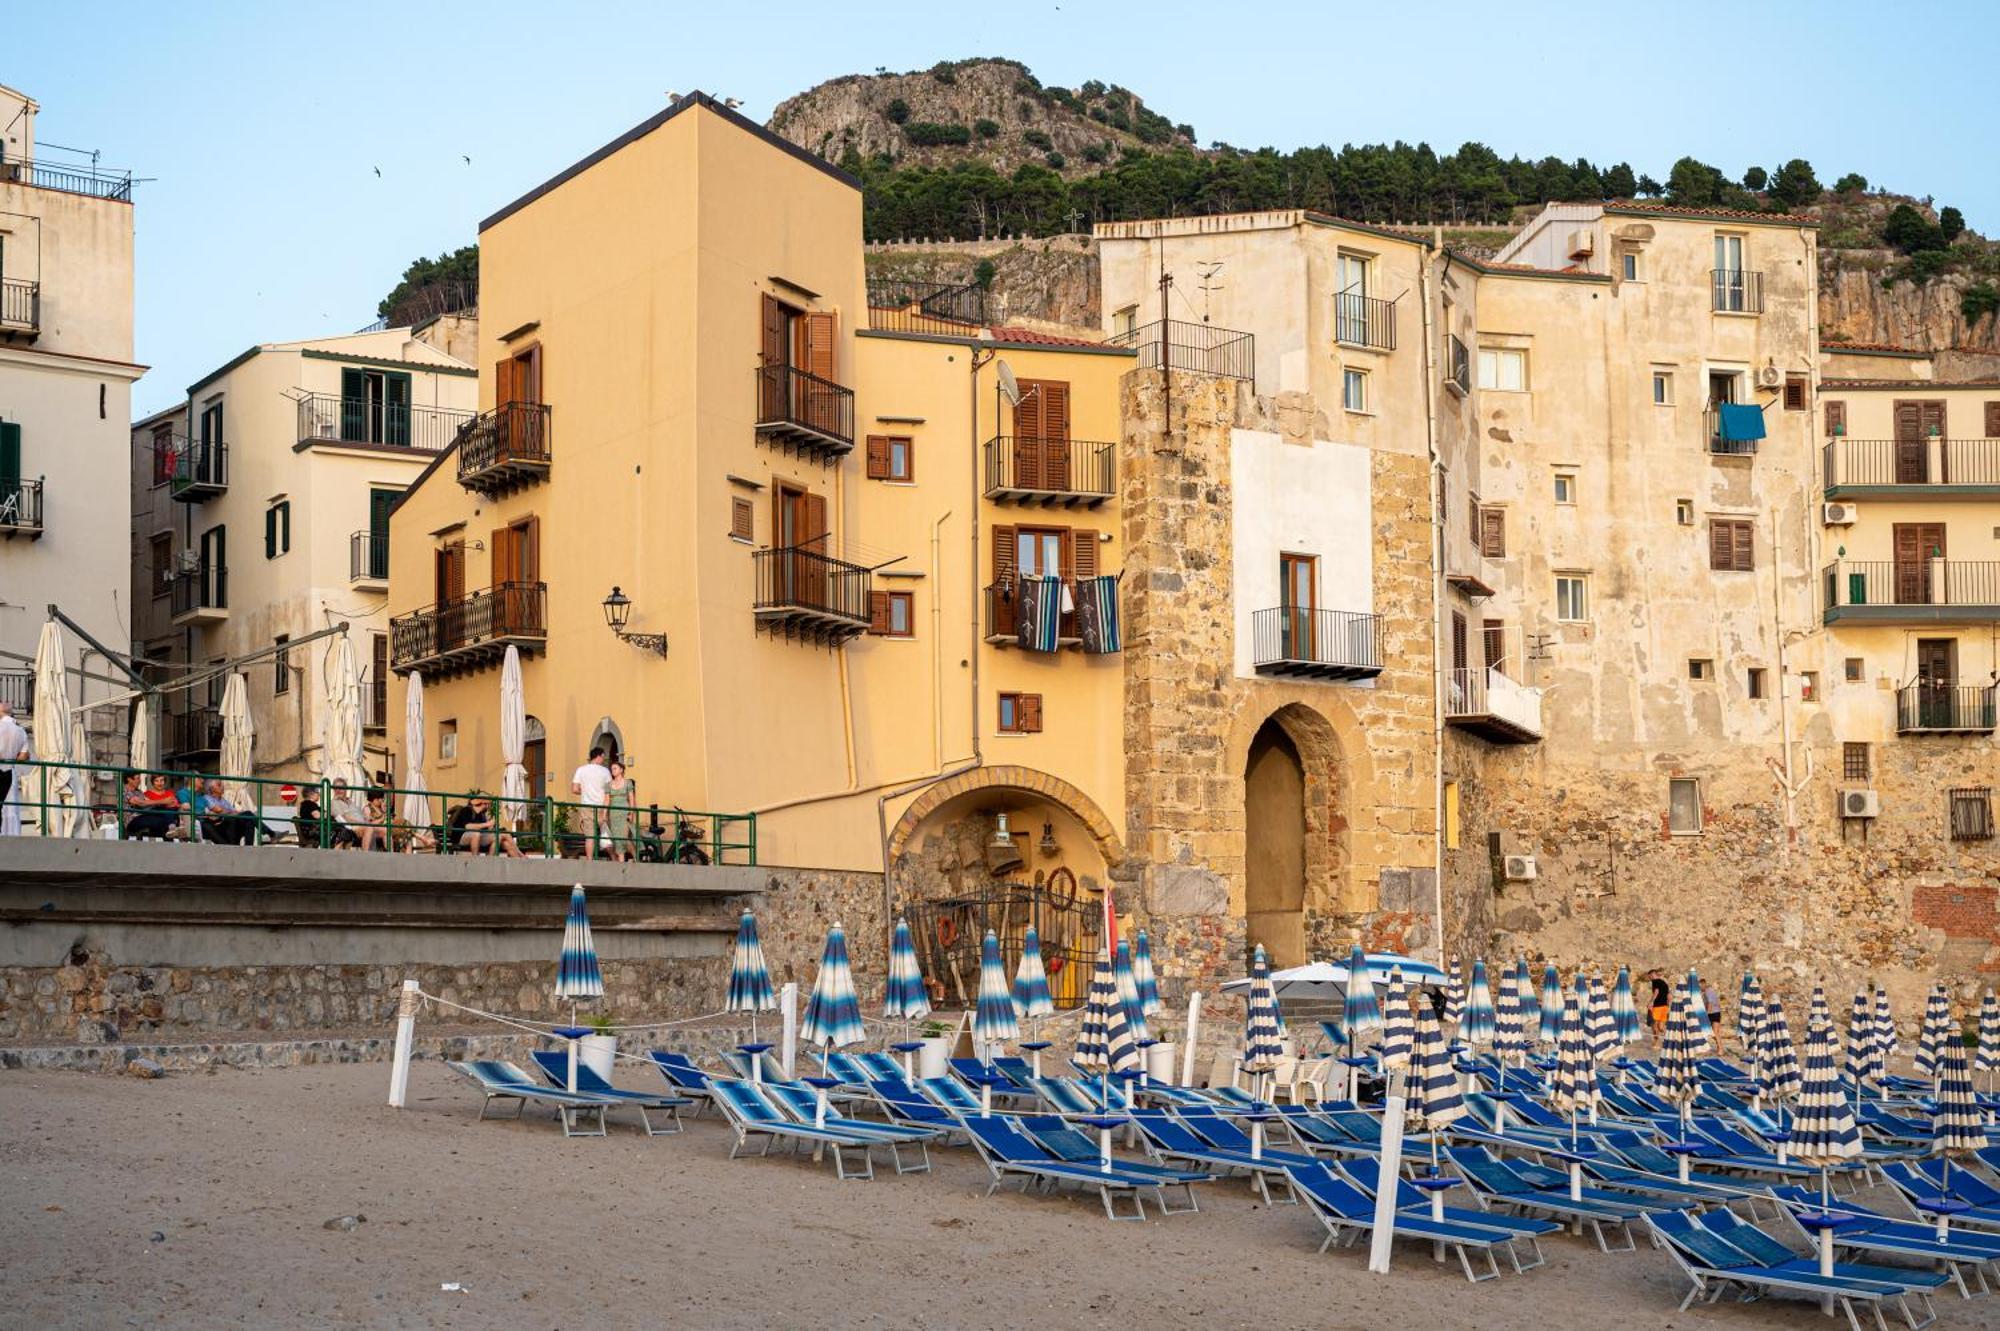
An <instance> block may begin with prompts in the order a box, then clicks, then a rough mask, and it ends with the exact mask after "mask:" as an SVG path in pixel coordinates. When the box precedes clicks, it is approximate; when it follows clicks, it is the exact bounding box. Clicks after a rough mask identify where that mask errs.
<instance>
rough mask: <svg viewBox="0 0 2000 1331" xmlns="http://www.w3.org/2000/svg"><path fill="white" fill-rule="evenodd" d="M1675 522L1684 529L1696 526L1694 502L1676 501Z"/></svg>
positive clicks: (1689, 500)
mask: <svg viewBox="0 0 2000 1331" xmlns="http://www.w3.org/2000/svg"><path fill="white" fill-rule="evenodd" d="M1674 522H1675V524H1676V525H1678V526H1682V527H1692V526H1694V500H1692V499H1676V500H1674Z"/></svg>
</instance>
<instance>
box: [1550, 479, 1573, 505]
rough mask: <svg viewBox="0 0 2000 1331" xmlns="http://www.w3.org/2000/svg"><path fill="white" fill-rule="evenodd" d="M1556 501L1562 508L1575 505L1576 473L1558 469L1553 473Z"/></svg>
mask: <svg viewBox="0 0 2000 1331" xmlns="http://www.w3.org/2000/svg"><path fill="white" fill-rule="evenodd" d="M1555 499H1556V503H1558V504H1560V505H1561V506H1562V507H1564V508H1575V507H1576V473H1575V472H1573V471H1559V472H1557V473H1556V474H1555Z"/></svg>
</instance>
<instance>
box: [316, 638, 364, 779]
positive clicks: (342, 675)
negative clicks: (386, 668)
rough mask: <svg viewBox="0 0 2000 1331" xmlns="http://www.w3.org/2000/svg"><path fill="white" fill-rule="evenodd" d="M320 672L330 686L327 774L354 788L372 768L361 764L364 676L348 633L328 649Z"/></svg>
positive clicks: (323, 732) (324, 726)
mask: <svg viewBox="0 0 2000 1331" xmlns="http://www.w3.org/2000/svg"><path fill="white" fill-rule="evenodd" d="M320 674H321V683H322V684H323V685H324V686H325V690H326V693H325V697H324V698H323V699H322V701H323V703H324V708H323V710H322V713H321V716H320V745H321V747H322V748H323V750H324V753H325V763H324V771H325V773H326V778H327V780H329V781H341V782H345V783H346V784H347V785H348V786H349V787H351V788H358V787H362V786H366V785H367V784H368V769H367V768H366V767H364V766H362V764H361V676H360V673H359V672H358V671H357V670H356V669H355V668H354V648H353V647H352V646H351V645H350V644H349V643H348V641H347V635H346V634H345V633H343V634H341V635H340V636H339V637H338V638H336V639H334V641H333V645H332V646H330V647H328V648H327V649H326V655H325V656H324V657H322V658H321V661H320Z"/></svg>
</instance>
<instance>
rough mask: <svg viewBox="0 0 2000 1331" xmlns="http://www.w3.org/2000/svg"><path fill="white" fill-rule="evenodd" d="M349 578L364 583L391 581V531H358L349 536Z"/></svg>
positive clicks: (351, 580)
mask: <svg viewBox="0 0 2000 1331" xmlns="http://www.w3.org/2000/svg"><path fill="white" fill-rule="evenodd" d="M347 580H348V581H349V582H350V583H353V584H355V585H356V586H360V585H362V584H386V583H387V582H388V581H389V533H388V532H385V531H358V532H355V533H354V534H353V535H351V536H349V537H348V538H347Z"/></svg>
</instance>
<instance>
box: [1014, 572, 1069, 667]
mask: <svg viewBox="0 0 2000 1331" xmlns="http://www.w3.org/2000/svg"><path fill="white" fill-rule="evenodd" d="M1062 596H1063V585H1062V579H1060V578H1040V577H1025V578H1022V579H1021V595H1020V597H1019V602H1020V603H1019V605H1018V606H1017V607H1016V609H1015V612H1014V615H1015V637H1016V640H1017V641H1019V643H1020V644H1021V646H1022V647H1024V648H1026V649H1027V650H1028V651H1031V652H1052V651H1054V650H1055V649H1056V636H1057V634H1058V633H1059V632H1060V631H1061V628H1062Z"/></svg>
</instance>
